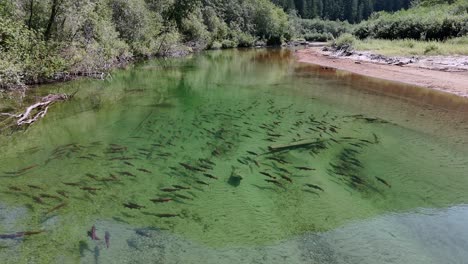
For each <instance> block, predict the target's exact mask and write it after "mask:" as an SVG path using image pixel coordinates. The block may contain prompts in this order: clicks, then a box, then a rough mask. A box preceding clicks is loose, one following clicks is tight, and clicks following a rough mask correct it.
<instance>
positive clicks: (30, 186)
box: [28, 184, 42, 190]
mask: <svg viewBox="0 0 468 264" xmlns="http://www.w3.org/2000/svg"><path fill="white" fill-rule="evenodd" d="M28 187H29V188H31V189H37V190H42V188H41V187H39V186H36V185H32V184H28Z"/></svg>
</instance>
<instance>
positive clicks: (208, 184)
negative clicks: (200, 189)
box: [195, 180, 209, 185]
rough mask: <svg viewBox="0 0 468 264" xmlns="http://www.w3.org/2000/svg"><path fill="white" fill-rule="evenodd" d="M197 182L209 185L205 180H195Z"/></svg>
mask: <svg viewBox="0 0 468 264" xmlns="http://www.w3.org/2000/svg"><path fill="white" fill-rule="evenodd" d="M195 182H196V183H199V184H203V185H209V184H208V183H206V182H204V181H200V180H196V181H195Z"/></svg>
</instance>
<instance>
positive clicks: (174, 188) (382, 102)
mask: <svg viewBox="0 0 468 264" xmlns="http://www.w3.org/2000/svg"><path fill="white" fill-rule="evenodd" d="M76 90H78V92H77V94H76V95H75V97H74V98H73V99H72V100H70V101H67V102H63V103H58V104H55V105H54V106H53V107H51V109H49V113H48V114H47V116H46V117H45V118H44V119H43V120H41V121H40V122H38V123H36V124H34V125H32V126H31V127H29V128H28V129H26V130H19V131H15V132H12V131H11V130H10V129H3V130H2V135H1V136H0V144H1V145H0V146H1V147H0V183H1V186H0V260H1V261H0V262H1V263H80V262H81V263H464V261H466V259H468V207H466V206H465V204H467V203H468V145H467V143H468V135H467V134H468V123H466V120H467V112H468V102H467V101H466V100H464V99H461V98H456V97H453V96H449V95H446V94H442V93H436V92H430V91H427V90H424V89H419V88H416V87H408V86H403V85H398V84H395V83H388V82H383V81H380V80H375V79H368V78H364V77H360V76H356V75H351V74H347V73H344V72H339V71H335V70H331V69H324V68H321V67H318V66H313V65H306V64H300V63H297V62H296V61H295V60H294V57H293V52H291V51H287V50H264V49H259V50H244V51H242V50H239V51H235V50H232V51H216V52H206V53H203V54H200V55H194V56H193V57H191V58H183V59H171V60H153V61H149V62H147V63H144V64H142V65H137V66H133V67H131V68H129V69H126V70H120V71H117V72H115V73H114V74H113V77H112V79H108V80H106V81H93V80H79V81H74V82H69V83H65V84H56V85H50V86H43V87H40V88H38V89H36V90H34V91H33V92H31V94H29V95H28V96H27V97H26V99H25V100H26V101H25V102H24V105H27V103H29V102H32V101H33V98H34V97H36V96H43V95H47V94H49V93H52V92H55V93H57V92H67V93H72V92H74V91H76ZM3 104H7V100H6V99H4V102H3ZM93 225H94V226H95V227H96V229H97V230H96V235H97V237H99V238H100V239H99V240H93V239H92V238H91V236H90V234H89V231H90V230H91V227H92V226H93ZM18 232H31V233H27V234H21V233H19V235H18V236H17V237H14V235H15V234H18ZM106 233H107V237H108V238H109V239H108V242H109V243H108V245H106V242H105V240H106V239H105V237H106ZM12 235H13V237H12Z"/></svg>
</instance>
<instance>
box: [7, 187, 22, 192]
mask: <svg viewBox="0 0 468 264" xmlns="http://www.w3.org/2000/svg"><path fill="white" fill-rule="evenodd" d="M8 189H9V190H11V191H16V192H21V191H22V190H21V189H20V188H19V187H16V186H10V187H8Z"/></svg>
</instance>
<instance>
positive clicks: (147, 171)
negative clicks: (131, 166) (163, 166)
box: [137, 168, 151, 173]
mask: <svg viewBox="0 0 468 264" xmlns="http://www.w3.org/2000/svg"><path fill="white" fill-rule="evenodd" d="M137 170H139V171H141V172H145V173H151V171H149V170H147V169H141V168H139V169H137Z"/></svg>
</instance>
